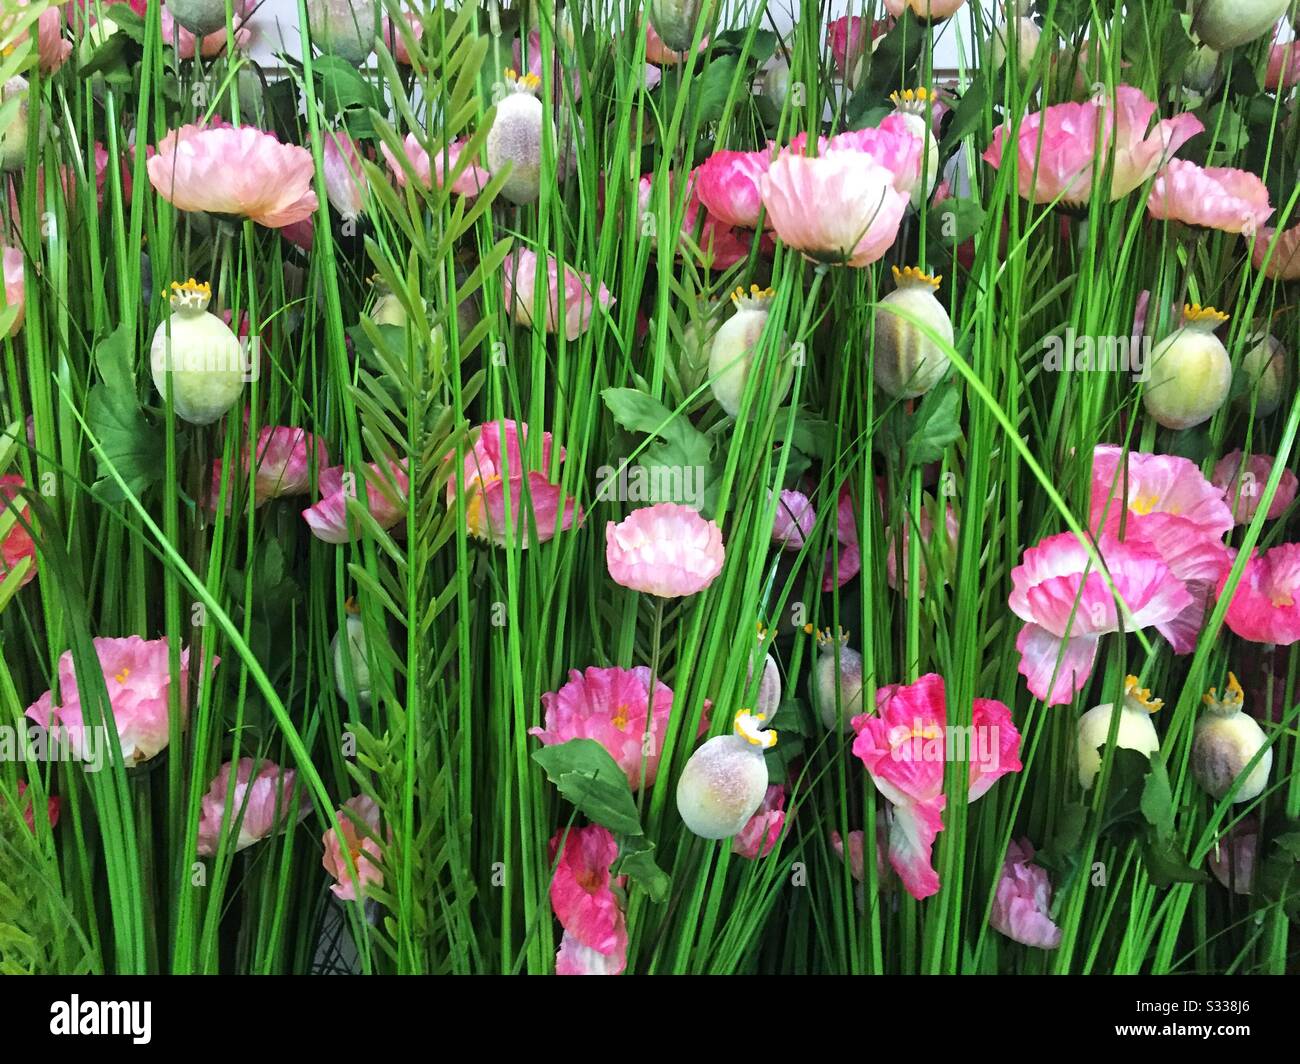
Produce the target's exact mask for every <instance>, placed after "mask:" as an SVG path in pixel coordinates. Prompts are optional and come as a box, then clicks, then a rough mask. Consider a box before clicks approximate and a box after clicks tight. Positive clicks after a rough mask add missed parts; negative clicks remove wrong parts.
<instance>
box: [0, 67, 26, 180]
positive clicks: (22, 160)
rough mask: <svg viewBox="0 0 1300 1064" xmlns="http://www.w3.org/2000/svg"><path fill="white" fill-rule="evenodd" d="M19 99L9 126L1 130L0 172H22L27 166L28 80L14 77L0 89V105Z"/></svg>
mask: <svg viewBox="0 0 1300 1064" xmlns="http://www.w3.org/2000/svg"><path fill="white" fill-rule="evenodd" d="M13 99H18V100H20V101H21V102H20V103H19V104H18V106H17V107H15V108H14V111H13V117H12V118H11V119H9V124H8V125H7V126H6V127H5V128H4V129H3V130H0V170H5V171H12V170H21V169H22V168H23V167H24V166H26V165H27V108H28V100H29V97H28V91H27V79H26V78H21V77H12V78H10V79H9V80H8V81H6V82H5V83H4V87H3V88H0V103H3V102H7V101H9V100H13Z"/></svg>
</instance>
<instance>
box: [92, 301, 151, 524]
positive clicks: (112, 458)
mask: <svg viewBox="0 0 1300 1064" xmlns="http://www.w3.org/2000/svg"><path fill="white" fill-rule="evenodd" d="M130 350H131V337H130V335H129V334H128V333H127V331H126V329H125V328H124V327H123V326H118V328H117V329H116V331H114V332H113V333H112V334H111V335H110V336H108V337H107V338H106V339H104V340H102V341H101V342H100V344H99V346H98V347H97V348H96V350H95V365H96V367H97V368H98V370H99V375H100V378H101V380H100V383H99V384H96V385H95V386H94V387H93V388H91V389H90V396H89V398H88V400H87V403H86V422H87V424H88V425H89V426H90V429H91V431H92V432H93V433H94V434H95V437H96V439H98V441H99V445H100V449H99V451H98V452H97V453H96V458H97V460H98V463H99V477H100V480H99V481H98V483H97V484H96V485H95V487H96V490H97V491H98V492H99V493H100V496H101V497H102V498H104V499H105V500H107V501H110V502H120V501H121V500H122V499H123V498H125V496H124V495H123V494H122V492H121V489H120V488H119V487H118V485H117V483H116V481H114V480H113V479H112V474H111V473H110V468H115V469H116V470H117V472H118V475H119V476H120V477H121V478H122V480H123V481H124V482H125V483H126V487H127V489H128V490H129V491H130V492H132V493H133V494H136V495H139V494H140V493H141V492H143V491H144V490H145V489H146V488H148V487H149V485H151V484H153V483H154V482H155V481H156V480H158V478H159V477H160V476H161V475H162V471H163V468H164V465H165V450H164V445H163V439H162V436H161V435H160V434H159V433H158V431H157V430H156V429H155V428H154V426H153V425H151V424H150V423H149V420H148V419H147V418H146V417H145V416H144V411H143V410H142V409H141V408H140V401H139V400H138V399H137V398H136V391H135V375H134V373H133V372H132V370H131V355H130Z"/></svg>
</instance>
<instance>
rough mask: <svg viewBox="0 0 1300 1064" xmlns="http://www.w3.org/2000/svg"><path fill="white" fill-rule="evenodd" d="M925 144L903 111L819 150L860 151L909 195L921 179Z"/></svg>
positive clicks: (822, 152) (827, 152) (826, 152)
mask: <svg viewBox="0 0 1300 1064" xmlns="http://www.w3.org/2000/svg"><path fill="white" fill-rule="evenodd" d="M924 151H925V145H924V144H923V143H922V141H921V138H920V137H918V136H917V135H916V134H915V133H914V132H912V129H911V127H910V126H909V125H908V123H907V116H906V115H904V114H902V113H901V112H895V113H894V114H891V115H887V116H886V117H885V118H884V119H883V120H882V121H881V123H880V125H878V126H869V127H867V128H866V129H854V130H850V131H849V132H847V133H837V134H836V135H835V136H833V137H830V138H829V139H827V140H826V142H825V145H824V147H820V148H819V149H818V154H819V155H831V154H834V153H836V152H860V153H861V154H863V155H866V156H868V157H869V158H870V159H872V160H873V161H874V162H876V163H879V164H880V165H881V166H883V167H884V168H885V169H886V170H888V171H889V172H890V173H891V174H893V175H894V177H893V185H894V187H895V188H896V189H898V190H899V191H900V192H906V193H907V194H908V195H909V196H910V195H911V194H912V191H913V189H915V188H916V186H917V185H918V184H919V183H920V180H921V156H922V153H923V152H924Z"/></svg>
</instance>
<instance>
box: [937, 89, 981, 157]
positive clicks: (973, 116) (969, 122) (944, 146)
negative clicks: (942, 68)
mask: <svg viewBox="0 0 1300 1064" xmlns="http://www.w3.org/2000/svg"><path fill="white" fill-rule="evenodd" d="M988 104H989V80H988V76H987V75H986V74H984V73H983V72H981V73H979V74H976V75H975V79H974V80H973V81H972V82H971V83H970V88H968V89H967V90H966V91H965V92H964V93H962V97H961V100H960V101H959V102H958V104H957V107H956V108H955V109H954V111H953V115H952V121H951V122H950V123H949V125H948V128H947V129H946V130H945V131H944V134H943V140H942V141H941V142H940V143H939V157H940V158H941V159H946V158H947V157H948V156H949V155H951V154H952V153H953V152H954V151H955V150H956V148H957V146H958V145H959V144H960V143H961V142H962V141H963V140H965V139H966V137H968V136H969V135H970V134H971V133H973V132H975V130H976V129H978V128H979V125H980V122H981V121H982V120H983V118H984V115H985V114H986V113H987V112H988Z"/></svg>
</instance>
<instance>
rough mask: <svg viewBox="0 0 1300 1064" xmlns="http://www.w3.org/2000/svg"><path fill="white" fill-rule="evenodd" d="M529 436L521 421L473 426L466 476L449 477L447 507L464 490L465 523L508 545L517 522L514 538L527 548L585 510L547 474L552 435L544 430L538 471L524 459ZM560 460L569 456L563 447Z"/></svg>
mask: <svg viewBox="0 0 1300 1064" xmlns="http://www.w3.org/2000/svg"><path fill="white" fill-rule="evenodd" d="M528 440H529V430H528V426H527V425H526V424H524V423H522V422H518V421H500V422H488V423H486V424H483V425H479V426H478V427H477V428H476V429H474V431H473V433H472V434H471V442H470V448H469V450H468V451H467V452H466V454H465V462H464V466H463V469H462V478H461V479H460V480H459V482H458V481H457V478H455V477H452V478H451V479H450V480H448V482H447V505H448V507H451V506H453V505H454V504H455V500H456V494H457V492H458V491H459V492H464V493H465V499H466V501H465V524H466V527H467V528H468V529H469V532H470V534H471V535H474V536H477V537H478V538H479V539H483V540H486V541H488V542H489V543H495V544H497V545H498V546H503V545H505V543H506V542H507V532H509V531H510V530H511V528H512V527H513V539H514V542H515V543H516V544H518V545H519V546H520V548H521V549H523V548H526V547H528V546H530V545H532V544H534V543H546V542H548V541H549V540H552V539H554V538H555V536H556V534H557V533H558V532H560V531H561V530H565V531H567V530H568V529H569V528H572V527H573V522H574V518H575V515H576V518H577V520H578V522H579V523H581V521H582V511H581V510H580V509H578V508H577V507H576V504H575V502H574V499H573V497H572V496H567V497H566V495H565V493H564V489H563V488H562V487H561V486H560V485H559V484H557V483H555V482H553V481H551V480H550V479H549V477H548V473H547V470H549V469H550V467H551V448H552V446H553V444H552V440H551V434H550V433H549V432H543V433H542V434H541V459H540V468H539V469H536V470H530V469H528V468H527V466H528V462H527V461H526V460H525V458H524V452H525V450H526V449H527V446H528ZM560 461H561V462H563V461H564V448H563V447H561V448H560ZM525 486H526V488H527V493H526V494H525Z"/></svg>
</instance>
